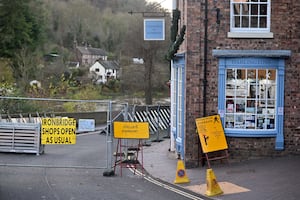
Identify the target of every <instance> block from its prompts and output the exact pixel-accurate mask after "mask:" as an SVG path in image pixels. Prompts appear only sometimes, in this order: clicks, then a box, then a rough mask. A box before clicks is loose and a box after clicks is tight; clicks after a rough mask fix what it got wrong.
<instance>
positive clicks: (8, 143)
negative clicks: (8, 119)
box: [0, 122, 44, 155]
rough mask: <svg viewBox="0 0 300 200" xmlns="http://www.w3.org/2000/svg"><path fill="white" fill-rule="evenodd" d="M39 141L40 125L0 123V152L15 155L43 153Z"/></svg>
mask: <svg viewBox="0 0 300 200" xmlns="http://www.w3.org/2000/svg"><path fill="white" fill-rule="evenodd" d="M43 147H44V146H43V145H41V140H40V124H34V123H3V122H2V123H0V151H1V152H15V153H35V154H37V155H39V154H40V153H43V152H44V148H43Z"/></svg>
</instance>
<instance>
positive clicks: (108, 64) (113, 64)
mask: <svg viewBox="0 0 300 200" xmlns="http://www.w3.org/2000/svg"><path fill="white" fill-rule="evenodd" d="M98 62H99V63H100V64H101V65H102V66H103V67H104V68H106V69H115V70H118V69H120V66H119V63H118V62H117V61H115V60H98Z"/></svg>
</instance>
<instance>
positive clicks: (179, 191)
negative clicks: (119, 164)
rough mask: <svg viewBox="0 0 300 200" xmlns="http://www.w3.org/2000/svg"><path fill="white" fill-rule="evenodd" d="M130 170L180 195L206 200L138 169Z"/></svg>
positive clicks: (195, 199) (196, 199)
mask: <svg viewBox="0 0 300 200" xmlns="http://www.w3.org/2000/svg"><path fill="white" fill-rule="evenodd" d="M129 170H130V171H131V172H132V173H135V174H137V175H138V176H142V177H143V178H144V179H146V180H147V181H149V182H151V183H153V184H155V185H158V186H160V187H162V188H165V189H167V190H170V191H172V192H175V193H177V194H180V195H182V196H184V197H187V198H189V199H193V200H205V199H202V198H200V197H198V196H195V195H193V194H190V193H187V192H185V191H182V190H180V189H177V188H175V187H172V186H171V185H168V184H165V183H162V182H160V181H158V180H156V179H154V178H152V177H150V176H146V175H145V174H143V173H141V172H140V171H139V170H137V169H133V168H129Z"/></svg>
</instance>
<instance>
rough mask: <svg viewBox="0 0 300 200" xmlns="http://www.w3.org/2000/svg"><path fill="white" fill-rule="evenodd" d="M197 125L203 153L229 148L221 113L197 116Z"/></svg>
mask: <svg viewBox="0 0 300 200" xmlns="http://www.w3.org/2000/svg"><path fill="white" fill-rule="evenodd" d="M196 127H197V131H198V134H199V139H200V142H201V146H202V150H203V153H209V152H213V151H219V150H225V149H228V146H227V141H226V138H225V134H224V129H223V126H222V122H221V119H220V116H219V115H213V116H209V117H202V118H197V119H196Z"/></svg>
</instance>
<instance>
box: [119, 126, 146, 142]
mask: <svg viewBox="0 0 300 200" xmlns="http://www.w3.org/2000/svg"><path fill="white" fill-rule="evenodd" d="M114 137H115V138H121V139H147V138H149V123H148V122H114Z"/></svg>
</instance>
